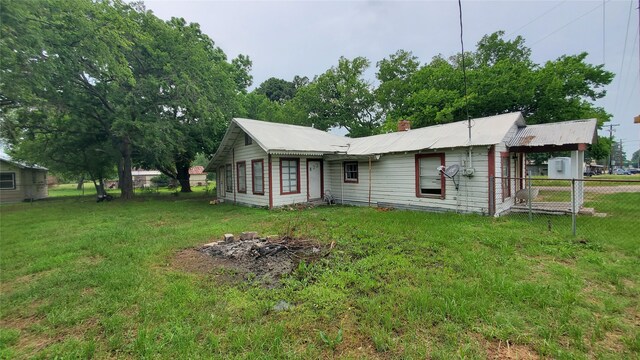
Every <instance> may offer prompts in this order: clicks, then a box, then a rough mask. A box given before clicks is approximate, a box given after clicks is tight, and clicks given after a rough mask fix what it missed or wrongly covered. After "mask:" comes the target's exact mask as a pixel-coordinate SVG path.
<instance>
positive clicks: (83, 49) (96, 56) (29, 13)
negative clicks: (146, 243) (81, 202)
mask: <svg viewBox="0 0 640 360" xmlns="http://www.w3.org/2000/svg"><path fill="white" fill-rule="evenodd" d="M1 7H2V9H3V11H2V12H1V16H2V38H3V41H5V42H6V44H7V45H9V46H8V48H7V47H5V46H2V49H3V50H2V54H1V55H2V58H3V62H2V74H3V82H2V89H1V90H0V93H2V96H1V97H2V99H5V100H8V101H5V102H4V104H8V103H9V104H10V105H8V106H11V107H14V108H21V109H22V110H23V111H21V112H19V113H18V117H17V118H16V120H15V121H13V122H12V124H13V125H15V126H16V127H17V128H16V129H14V130H9V131H12V132H13V133H16V134H19V133H20V132H21V131H32V130H34V129H37V131H38V132H40V134H41V135H42V134H43V133H47V132H48V133H51V132H55V131H58V132H63V133H64V132H65V131H67V130H66V129H65V128H58V127H56V119H57V117H58V116H63V115H66V114H72V117H71V118H72V119H73V120H74V121H77V122H84V126H82V128H84V129H91V130H92V131H94V132H96V133H101V134H102V135H104V136H107V138H108V140H109V141H110V142H111V143H112V146H113V147H114V148H115V149H117V150H118V152H119V153H120V161H119V164H118V170H119V171H118V175H119V178H120V189H121V193H122V197H123V198H130V197H132V196H133V184H132V179H131V153H132V149H131V137H132V135H133V134H134V133H135V131H136V125H135V124H136V122H137V121H136V120H137V115H138V112H136V111H132V110H131V108H130V107H129V106H127V104H131V103H132V102H134V101H135V100H136V99H135V98H134V97H133V96H132V93H133V91H132V90H133V88H134V87H135V85H136V82H135V78H134V77H133V73H132V70H131V66H130V64H129V62H128V61H127V59H126V57H125V56H124V53H126V52H127V51H129V50H130V49H131V46H132V44H133V43H134V42H137V41H142V38H141V37H140V36H139V34H140V31H138V30H139V29H138V28H137V27H136V24H135V23H134V22H133V21H131V19H130V17H129V15H130V14H131V13H132V11H133V10H132V8H131V7H129V6H126V5H124V4H122V3H120V2H118V1H114V2H113V3H107V2H92V1H88V0H74V1H57V0H39V1H37V2H18V1H9V0H4V1H3V3H2V6H1ZM45 107H48V108H53V109H54V110H50V109H47V111H44V110H42V111H41V113H42V114H45V115H47V116H46V117H41V118H39V119H38V120H39V121H38V122H36V123H34V121H33V120H34V117H33V116H31V115H33V114H32V113H33V112H34V111H33V110H36V109H44V108H45ZM6 114H7V110H6V107H5V109H3V118H5V117H6ZM49 115H51V116H49ZM3 123H6V122H5V121H4V119H3ZM34 139H37V137H34ZM10 140H11V141H14V143H12V146H13V148H16V147H19V146H20V142H19V141H21V138H19V137H14V138H11V139H10Z"/></svg>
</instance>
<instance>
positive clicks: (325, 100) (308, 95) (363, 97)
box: [294, 57, 381, 137]
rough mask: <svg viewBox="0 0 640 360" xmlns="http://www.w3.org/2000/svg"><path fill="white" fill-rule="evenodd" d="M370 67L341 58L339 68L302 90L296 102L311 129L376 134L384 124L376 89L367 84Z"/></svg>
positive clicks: (364, 61)
mask: <svg viewBox="0 0 640 360" xmlns="http://www.w3.org/2000/svg"><path fill="white" fill-rule="evenodd" d="M369 65H370V62H369V60H367V59H366V58H363V57H356V58H354V59H353V60H349V59H347V58H344V57H341V58H340V59H339V60H338V65H337V66H334V67H332V68H331V69H329V70H327V71H326V72H325V73H323V74H322V75H320V76H318V77H317V78H315V79H314V80H313V81H312V82H311V83H309V85H308V86H305V87H303V88H301V89H300V90H298V93H297V96H296V98H295V99H294V102H295V103H296V104H297V107H298V108H300V109H303V111H304V113H305V114H306V119H305V120H304V121H305V122H306V123H307V125H313V126H315V127H316V128H318V129H323V130H327V129H329V128H331V127H334V126H341V127H344V128H346V129H347V131H348V132H349V136H352V137H359V136H366V135H371V134H373V133H375V132H376V131H377V130H378V128H379V126H380V123H381V122H380V111H379V108H378V106H377V104H376V101H375V96H374V94H373V86H372V85H371V84H370V83H369V82H367V81H366V80H364V72H365V71H366V70H367V68H368V67H369Z"/></svg>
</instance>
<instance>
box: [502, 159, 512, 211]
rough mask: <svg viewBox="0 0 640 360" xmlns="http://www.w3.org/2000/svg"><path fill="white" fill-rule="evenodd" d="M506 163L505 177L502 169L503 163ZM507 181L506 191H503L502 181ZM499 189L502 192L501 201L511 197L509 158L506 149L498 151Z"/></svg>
mask: <svg viewBox="0 0 640 360" xmlns="http://www.w3.org/2000/svg"><path fill="white" fill-rule="evenodd" d="M505 159H506V163H507V177H506V178H505V177H504V173H503V169H504V163H505ZM505 181H506V182H507V191H504V190H505V188H504V182H505ZM500 189H501V192H502V201H504V200H506V199H508V198H510V197H511V158H510V157H509V152H508V151H501V152H500Z"/></svg>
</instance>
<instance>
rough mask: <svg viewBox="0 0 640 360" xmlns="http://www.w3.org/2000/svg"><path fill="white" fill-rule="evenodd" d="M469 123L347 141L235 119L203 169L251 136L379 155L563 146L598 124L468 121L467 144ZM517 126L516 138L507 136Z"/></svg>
mask: <svg viewBox="0 0 640 360" xmlns="http://www.w3.org/2000/svg"><path fill="white" fill-rule="evenodd" d="M468 124H469V123H468V122H467V121H466V120H464V121H458V122H454V123H449V124H442V125H435V126H429V127H425V128H419V129H413V130H409V131H402V132H394V133H389V134H381V135H374V136H368V137H363V138H347V137H343V136H338V135H333V134H330V133H327V132H325V131H321V130H318V129H314V128H311V127H305V126H297V125H289V124H280V123H272V122H265V121H259V120H251V119H242V118H234V119H233V120H232V121H231V124H230V125H229V128H228V129H227V132H226V133H225V135H224V138H223V139H222V142H221V144H220V146H219V147H218V150H217V151H216V153H215V154H214V156H213V157H212V159H211V161H210V162H209V164H208V165H207V170H215V168H214V167H215V166H216V165H218V164H219V162H220V161H222V159H223V158H224V156H226V155H227V154H229V153H231V149H232V148H233V144H234V143H235V141H236V140H237V139H238V136H244V134H245V133H246V134H249V136H250V137H251V138H252V139H253V141H255V143H256V144H257V145H258V146H260V147H261V148H262V149H263V150H264V151H265V152H267V153H269V154H276V155H294V156H320V155H328V154H334V155H341V156H370V155H378V154H388V153H399V152H407V151H419V150H426V149H448V148H456V147H465V146H487V145H494V144H499V143H501V142H507V144H508V146H544V145H567V144H574V143H589V144H590V143H592V141H593V138H594V136H595V127H596V120H595V119H590V120H575V121H567V122H562V123H553V124H544V125H532V126H526V124H525V121H524V118H523V117H522V114H521V113H519V112H515V113H508V114H502V115H495V116H488V117H484V118H477V119H472V120H471V126H472V127H471V141H469V135H468V134H469V132H468ZM514 128H517V129H518V130H517V133H516V136H515V138H513V139H509V138H507V137H508V136H509V135H510V131H513V130H514Z"/></svg>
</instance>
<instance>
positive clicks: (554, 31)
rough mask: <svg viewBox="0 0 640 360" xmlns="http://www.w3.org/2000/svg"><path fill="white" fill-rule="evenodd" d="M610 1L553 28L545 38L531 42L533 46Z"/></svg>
mask: <svg viewBox="0 0 640 360" xmlns="http://www.w3.org/2000/svg"><path fill="white" fill-rule="evenodd" d="M609 1H611V0H606V1H604V2H603V3H602V4H599V5H598V6H596V7H594V8H593V9H591V10H589V11H587V12H586V13H584V14H582V15H580V16H578V17H577V18H575V19H573V20H571V21H569V22H568V23H566V24H564V25H562V26H561V27H559V28H557V29H555V30H553V31H552V32H550V33H549V34H547V35H545V36H544V37H543V38H541V39H540V40H538V41H536V42H534V43H533V44H531V46H533V45H535V44H537V43H539V42H541V41H543V40H545V39H547V38H548V37H549V36H551V35H554V34H555V33H557V32H558V31H560V30H562V29H564V28H566V27H567V26H569V25H571V24H573V23H574V22H576V21H578V20H580V19H582V18H583V17H585V16H587V15H589V14H591V13H592V12H594V11H596V10H598V9H599V8H600V7H601V6H603V5H604V4H605V3H608V2H609Z"/></svg>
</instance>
